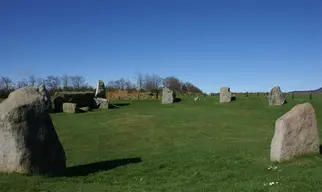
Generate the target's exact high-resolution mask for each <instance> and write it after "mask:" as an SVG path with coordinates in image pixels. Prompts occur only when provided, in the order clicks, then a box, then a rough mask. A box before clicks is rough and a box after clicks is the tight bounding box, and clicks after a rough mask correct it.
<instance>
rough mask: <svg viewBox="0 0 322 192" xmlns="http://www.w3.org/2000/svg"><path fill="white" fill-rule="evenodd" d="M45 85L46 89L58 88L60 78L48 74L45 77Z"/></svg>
mask: <svg viewBox="0 0 322 192" xmlns="http://www.w3.org/2000/svg"><path fill="white" fill-rule="evenodd" d="M45 85H46V87H47V88H48V89H58V88H59V87H60V78H59V77H58V76H52V75H50V76H48V77H47V78H46V79H45Z"/></svg>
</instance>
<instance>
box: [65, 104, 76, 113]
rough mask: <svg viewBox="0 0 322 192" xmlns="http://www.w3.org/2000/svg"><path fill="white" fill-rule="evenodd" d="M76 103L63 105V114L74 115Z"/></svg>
mask: <svg viewBox="0 0 322 192" xmlns="http://www.w3.org/2000/svg"><path fill="white" fill-rule="evenodd" d="M76 107H77V104H76V103H63V112H64V113H76V112H77V108H76Z"/></svg>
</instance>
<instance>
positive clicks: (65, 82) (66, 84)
mask: <svg viewBox="0 0 322 192" xmlns="http://www.w3.org/2000/svg"><path fill="white" fill-rule="evenodd" d="M69 81H70V77H69V76H68V75H63V76H62V77H61V82H62V84H63V88H64V89H66V88H68V87H69V83H70V82H69Z"/></svg>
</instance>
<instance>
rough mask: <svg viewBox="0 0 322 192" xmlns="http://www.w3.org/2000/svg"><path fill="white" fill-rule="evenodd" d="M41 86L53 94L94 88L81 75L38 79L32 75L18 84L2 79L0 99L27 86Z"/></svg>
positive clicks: (0, 78)
mask: <svg viewBox="0 0 322 192" xmlns="http://www.w3.org/2000/svg"><path fill="white" fill-rule="evenodd" d="M41 84H44V85H45V86H46V87H47V89H48V90H50V91H51V92H55V91H61V90H70V91H71V90H79V91H85V90H93V88H92V87H91V86H89V84H88V83H87V82H86V79H85V77H83V76H80V75H75V76H68V75H62V76H53V75H50V76H47V77H46V78H40V77H38V78H37V77H36V76H35V75H30V76H29V77H28V78H23V79H21V80H19V81H17V82H14V81H13V80H11V79H10V78H8V77H0V97H1V98H3V97H7V96H8V94H9V93H10V92H11V91H13V90H15V89H19V88H22V87H25V86H33V87H39V86H40V85H41Z"/></svg>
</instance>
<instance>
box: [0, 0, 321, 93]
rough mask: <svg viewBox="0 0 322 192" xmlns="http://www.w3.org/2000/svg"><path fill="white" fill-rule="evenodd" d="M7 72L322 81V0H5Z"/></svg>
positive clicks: (251, 84)
mask: <svg viewBox="0 0 322 192" xmlns="http://www.w3.org/2000/svg"><path fill="white" fill-rule="evenodd" d="M0 67H1V68H0V75H1V76H8V77H11V78H12V79H14V80H19V79H21V78H24V77H27V76H28V75H29V74H35V75H37V76H40V77H45V76H47V75H62V74H69V75H76V74H78V75H83V76H85V77H86V78H87V79H88V82H90V83H91V84H93V85H94V84H95V82H96V81H97V80H98V79H102V80H104V81H106V82H107V81H110V80H116V79H118V78H121V77H124V78H130V79H133V78H134V77H135V75H136V73H137V72H142V73H156V74H158V75H160V76H162V77H166V76H176V77H178V78H180V79H182V80H184V81H191V82H192V83H194V84H196V85H197V86H198V87H200V88H201V89H202V90H204V91H205V92H211V91H213V92H218V91H219V89H220V87H221V86H230V87H231V90H232V91H269V90H270V89H271V87H272V86H274V85H280V86H281V88H282V90H283V91H291V90H303V89H305V90H306V89H316V88H319V87H321V86H322V1H321V0H301V1H299V0H200V1H197V0H193V1H192V0H106V1H103V0H97V1H94V0H91V1H90V0H87V1H82V0H77V1H76V0H66V1H63V0H55V1H47V0H45V1H44V0H37V1H36V0H28V1H27V0H3V1H1V2H0Z"/></svg>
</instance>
